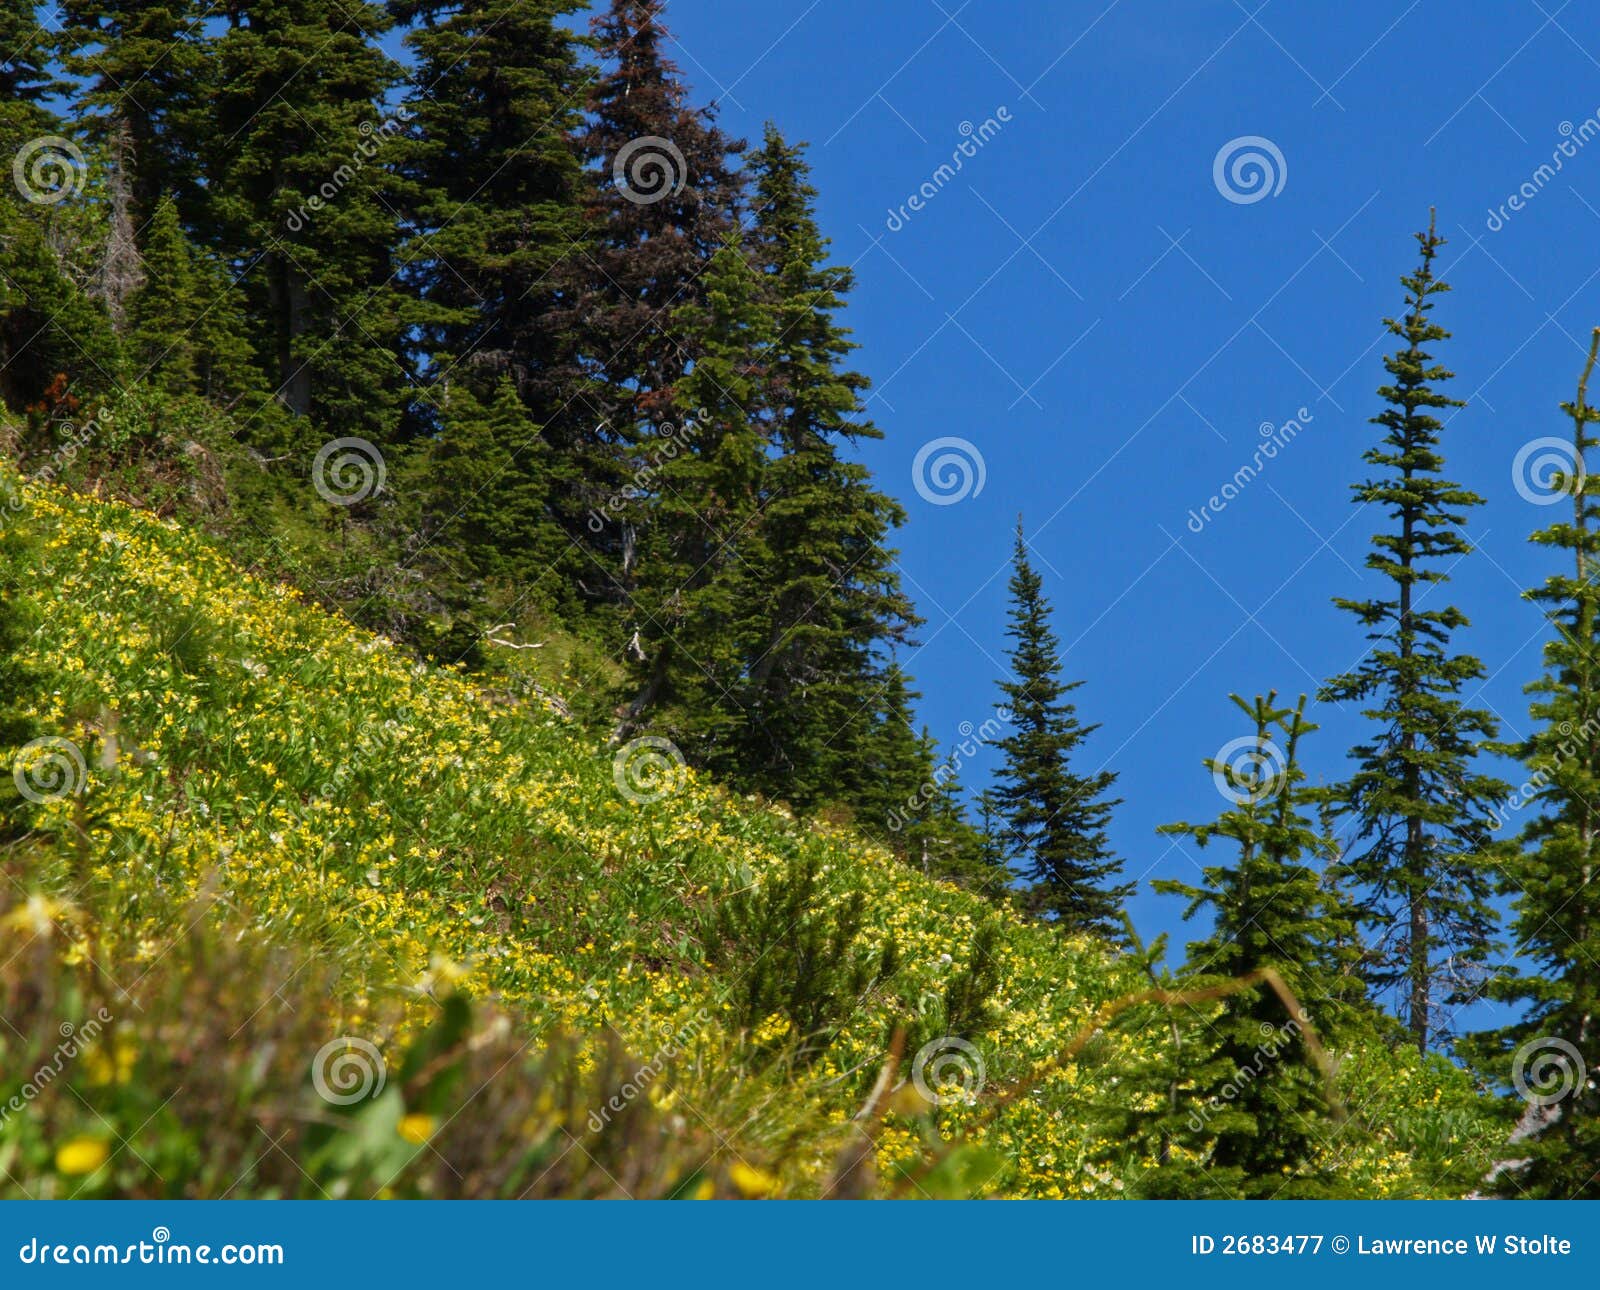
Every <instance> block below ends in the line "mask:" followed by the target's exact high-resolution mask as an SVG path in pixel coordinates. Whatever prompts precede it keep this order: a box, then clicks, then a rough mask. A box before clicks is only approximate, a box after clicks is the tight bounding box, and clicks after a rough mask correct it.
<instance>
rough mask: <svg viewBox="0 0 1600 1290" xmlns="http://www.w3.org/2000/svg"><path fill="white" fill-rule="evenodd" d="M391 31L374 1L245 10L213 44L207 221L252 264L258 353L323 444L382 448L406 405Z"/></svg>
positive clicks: (265, 1) (258, 2) (245, 4)
mask: <svg viewBox="0 0 1600 1290" xmlns="http://www.w3.org/2000/svg"><path fill="white" fill-rule="evenodd" d="M389 27H390V21H389V19H388V17H387V15H386V14H385V12H384V10H383V8H382V6H380V5H377V4H373V3H370V2H367V0H358V2H353V3H341V4H339V5H336V6H332V7H330V6H328V5H326V4H323V3H320V2H319V0H240V2H239V3H234V4H230V5H229V6H228V26H227V28H226V30H224V31H222V32H221V33H220V34H215V35H210V36H208V39H207V44H206V51H205V52H206V56H207V58H208V59H209V60H210V65H211V66H212V67H213V71H214V81H215V84H214V87H213V89H212V91H211V93H212V102H211V108H212V128H211V129H210V130H209V131H208V132H207V139H206V143H207V147H206V150H205V151H206V155H205V158H204V160H205V163H206V167H207V170H206V174H207V185H206V191H207V197H208V201H207V219H208V221H209V223H210V226H211V231H212V232H213V233H214V235H215V239H216V241H217V243H218V244H219V245H220V247H221V248H222V249H223V250H224V251H225V252H226V254H228V255H229V256H230V257H232V258H234V259H235V260H237V261H239V262H240V263H243V264H247V265H248V271H247V272H246V274H245V276H244V279H243V282H244V284H245V289H246V291H247V293H248V296H249V303H250V309H249V316H250V319H251V321H252V323H253V324H254V330H255V335H254V337H253V339H254V343H255V349H256V352H257V353H258V355H259V356H260V358H261V361H262V363H263V368H264V375H265V376H266V378H267V381H268V382H269V388H271V389H272V390H274V391H276V394H277V397H278V399H279V400H280V401H281V402H282V404H283V405H284V406H285V407H286V408H288V409H289V411H290V412H291V413H293V414H295V415H296V416H300V417H305V416H310V417H311V418H312V419H313V429H312V431H311V433H310V434H309V435H306V436H304V437H305V438H307V439H308V440H309V439H310V438H311V437H313V436H314V435H316V434H319V433H321V432H322V431H323V429H325V428H336V429H337V430H338V431H339V432H340V433H342V434H345V435H359V436H362V437H364V438H367V439H370V440H372V441H373V442H375V443H377V444H378V445H379V446H380V447H381V446H383V445H384V443H385V442H386V441H388V440H390V439H391V437H392V435H393V433H394V428H395V425H396V422H397V419H398V414H399V408H400V404H401V401H402V397H403V393H404V373H403V371H402V369H401V367H400V364H399V359H398V356H397V351H398V348H399V345H400V336H401V331H402V328H403V325H404V320H403V317H402V300H401V296H400V293H399V291H398V289H397V288H396V287H395V286H394V284H393V281H392V278H393V271H394V265H393V257H394V253H395V250H396V248H397V247H398V246H399V244H400V229H399V219H398V216H397V215H396V213H395V212H396V208H397V202H398V194H397V192H396V191H395V181H394V179H393V177H392V173H391V164H390V163H391V162H392V160H393V158H392V157H386V156H385V155H384V154H385V152H386V150H390V149H394V148H396V137H397V135H399V134H400V133H401V128H400V125H399V122H398V121H397V119H396V118H395V117H394V116H393V115H392V114H391V113H390V111H389V110H388V109H387V108H386V107H385V106H384V101H385V98H386V96H387V95H388V94H389V92H390V91H391V90H392V89H393V88H394V87H395V86H396V85H397V84H398V82H399V80H400V72H399V68H398V66H397V65H396V64H395V63H394V61H393V60H392V59H390V58H389V57H388V55H386V54H385V53H384V52H383V50H382V49H381V48H379V46H378V44H377V42H378V39H379V38H380V37H381V36H382V35H383V34H384V33H385V32H386V31H388V29H389Z"/></svg>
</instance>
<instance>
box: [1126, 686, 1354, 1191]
mask: <svg viewBox="0 0 1600 1290" xmlns="http://www.w3.org/2000/svg"><path fill="white" fill-rule="evenodd" d="M1233 701H1234V702H1235V703H1236V704H1238V706H1239V708H1240V709H1241V710H1242V711H1243V712H1244V713H1245V714H1246V716H1247V717H1248V718H1249V719H1250V722H1251V725H1252V726H1253V728H1254V729H1253V732H1252V734H1251V735H1249V736H1247V737H1246V738H1247V739H1248V740H1249V743H1248V745H1247V746H1246V747H1245V748H1244V749H1243V750H1242V752H1241V753H1240V755H1238V756H1236V757H1225V758H1214V759H1209V760H1208V761H1207V762H1206V767H1207V769H1209V770H1210V771H1211V773H1212V775H1213V777H1214V779H1215V780H1216V781H1217V783H1218V784H1219V786H1220V787H1221V788H1222V789H1223V792H1224V794H1225V796H1226V797H1227V798H1228V799H1229V801H1230V802H1231V803H1232V805H1231V806H1230V807H1228V808H1227V809H1225V810H1224V811H1223V812H1222V814H1221V815H1220V816H1219V817H1218V818H1217V819H1216V821H1215V822H1214V823H1211V824H1198V825H1197V824H1171V825H1166V826H1164V827H1163V828H1162V830H1161V831H1162V832H1163V833H1169V834H1174V835H1177V836H1183V837H1190V838H1193V839H1194V841H1195V842H1196V843H1197V844H1199V845H1200V846H1201V847H1206V846H1209V845H1210V844H1211V843H1212V842H1213V841H1216V840H1223V841H1226V842H1228V843H1231V844H1232V845H1233V846H1235V847H1236V848H1237V856H1236V858H1235V859H1234V861H1233V862H1232V863H1231V864H1227V865H1208V866H1206V867H1205V868H1204V870H1203V874H1204V878H1203V884H1202V885H1200V886H1193V885H1190V884H1187V883H1182V882H1175V881H1171V880H1166V879H1162V880H1158V881H1157V882H1155V883H1154V886H1155V888H1156V890H1157V891H1160V892H1164V893H1167V894H1173V895H1181V896H1185V897H1187V898H1188V900H1189V902H1190V903H1189V907H1188V909H1187V910H1186V911H1185V915H1184V916H1185V917H1186V918H1188V917H1192V916H1193V915H1194V914H1195V913H1197V912H1199V911H1200V910H1202V909H1209V910H1210V911H1211V913H1212V915H1213V920H1214V921H1213V927H1212V931H1211V934H1210V935H1209V936H1207V937H1205V938H1204V939H1202V940H1199V941H1195V942H1193V943H1191V944H1190V945H1189V947H1188V963H1187V966H1186V968H1185V975H1184V984H1185V985H1189V984H1194V985H1198V986H1206V985H1215V984H1220V983H1224V982H1227V981H1234V982H1237V981H1238V980H1239V979H1240V978H1243V977H1247V976H1249V975H1250V974H1251V973H1255V972H1259V971H1260V970H1262V969H1264V968H1271V969H1273V970H1274V971H1276V972H1277V973H1278V974H1279V975H1280V976H1281V977H1282V978H1283V979H1284V981H1285V982H1286V983H1287V985H1288V986H1289V989H1290V990H1291V991H1292V992H1293V994H1294V995H1295V997H1296V998H1297V999H1298V1001H1299V1004H1300V1007H1301V1008H1302V1009H1303V1010H1304V1013H1305V1015H1304V1016H1298V1015H1291V1012H1290V1011H1289V1010H1287V1009H1286V1008H1285V1005H1284V1002H1283V1001H1282V1000H1281V999H1280V998H1279V997H1278V996H1277V994H1276V993H1275V992H1274V991H1273V990H1272V989H1271V988H1270V987H1269V986H1268V985H1266V984H1264V983H1259V984H1255V985H1251V986H1250V987H1248V988H1246V989H1244V990H1241V991H1239V992H1237V993H1232V994H1229V995H1227V996H1226V997H1224V999H1223V1000H1222V1002H1221V1004H1220V1011H1219V1013H1218V1015H1217V1016H1216V1017H1215V1018H1211V1019H1209V1024H1206V1025H1204V1026H1203V1027H1201V1028H1199V1029H1198V1030H1197V1029H1196V1028H1193V1027H1189V1026H1188V1023H1187V1021H1184V1022H1183V1023H1182V1024H1183V1025H1185V1027H1186V1028H1187V1029H1188V1030H1189V1037H1188V1042H1187V1043H1186V1044H1184V1045H1182V1046H1181V1047H1180V1050H1179V1053H1178V1055H1177V1056H1176V1058H1175V1065H1174V1072H1175V1077H1176V1079H1177V1081H1178V1087H1179V1089H1180V1091H1181V1096H1180V1097H1179V1099H1178V1101H1177V1102H1176V1103H1175V1104H1171V1105H1169V1106H1168V1107H1166V1108H1164V1109H1163V1110H1162V1111H1160V1112H1158V1113H1157V1115H1156V1116H1155V1117H1154V1118H1155V1120H1156V1122H1157V1124H1158V1126H1159V1128H1160V1130H1161V1132H1162V1133H1163V1134H1164V1135H1165V1137H1166V1140H1167V1141H1168V1142H1169V1143H1170V1144H1172V1145H1176V1146H1182V1147H1183V1148H1184V1153H1183V1155H1184V1158H1185V1159H1186V1160H1194V1161H1197V1162H1198V1164H1199V1166H1200V1168H1199V1172H1198V1174H1197V1173H1196V1170H1195V1169H1194V1168H1193V1167H1189V1166H1183V1165H1179V1166H1175V1167H1174V1168H1173V1169H1172V1170H1170V1171H1167V1172H1164V1173H1158V1174H1156V1175H1154V1176H1152V1177H1150V1178H1149V1179H1147V1180H1146V1186H1145V1187H1144V1190H1145V1191H1146V1192H1148V1193H1149V1194H1152V1195H1174V1194H1180V1195H1182V1194H1187V1195H1220V1196H1224V1197H1230V1198H1231V1197H1244V1198H1248V1199H1267V1198H1270V1197H1274V1196H1284V1197H1294V1196H1318V1195H1326V1194H1327V1189H1328V1184H1329V1183H1330V1181H1331V1179H1329V1178H1328V1177H1327V1176H1326V1174H1324V1173H1323V1172H1322V1171H1321V1170H1319V1169H1318V1168H1317V1167H1316V1166H1315V1164H1314V1160H1315V1157H1316V1155H1317V1153H1318V1148H1319V1146H1320V1143H1321V1141H1322V1139H1323V1138H1325V1137H1326V1136H1327V1135H1328V1134H1329V1133H1330V1132H1331V1131H1332V1128H1333V1125H1332V1122H1331V1119H1330V1113H1331V1108H1330V1106H1329V1104H1328V1100H1327V1088H1326V1077H1325V1074H1324V1072H1322V1071H1320V1070H1319V1069H1317V1067H1316V1065H1315V1064H1314V1063H1313V1061H1312V1059H1311V1057H1312V1055H1311V1050H1310V1048H1309V1046H1308V1042H1307V1035H1306V1030H1305V1027H1306V1026H1307V1025H1308V1024H1309V1025H1311V1026H1313V1027H1314V1028H1315V1030H1316V1032H1317V1033H1318V1034H1320V1035H1327V1034H1329V1033H1330V1032H1336V1031H1337V1029H1338V1027H1339V1026H1340V1025H1341V1024H1346V1023H1347V1022H1348V1021H1349V1020H1350V1018H1351V1014H1352V1009H1353V1007H1354V1006H1355V1001H1356V999H1357V998H1358V997H1359V995H1360V989H1361V987H1360V983H1359V981H1358V979H1357V978H1356V977H1355V976H1354V975H1353V972H1352V969H1353V966H1354V957H1355V951H1354V949H1353V948H1352V947H1351V946H1350V945H1349V943H1348V934H1349V932H1350V930H1351V925H1352V920H1353V918H1354V911H1353V910H1351V909H1350V908H1349V907H1348V906H1347V905H1346V903H1345V902H1344V900H1343V898H1342V897H1341V896H1340V894H1339V892H1338V889H1337V888H1336V887H1335V886H1334V885H1332V884H1331V883H1327V882H1325V881H1323V880H1322V878H1321V876H1320V875H1319V873H1318V871H1317V869H1316V868H1315V867H1314V862H1315V861H1316V860H1317V859H1318V858H1319V857H1321V858H1328V857H1330V856H1331V855H1332V854H1333V843H1332V841H1331V839H1329V838H1328V837H1327V835H1326V834H1325V833H1323V832H1322V830H1321V829H1319V828H1318V827H1316V816H1315V815H1314V814H1312V813H1311V808H1312V807H1313V805H1314V803H1315V802H1316V801H1317V799H1318V798H1319V796H1320V793H1319V792H1318V791H1317V790H1311V789H1308V788H1307V787H1306V785H1305V782H1304V781H1305V772H1304V771H1303V770H1302V769H1301V765H1300V740H1301V739H1302V738H1303V737H1304V736H1305V735H1306V734H1308V733H1309V732H1311V731H1312V730H1314V729H1315V728H1316V727H1315V726H1313V725H1311V724H1310V723H1308V722H1307V721H1306V720H1305V715H1304V714H1305V702H1306V701H1305V697H1304V696H1301V699H1300V702H1299V704H1298V705H1297V706H1295V707H1294V708H1285V707H1278V706H1276V695H1275V694H1268V695H1266V696H1264V697H1263V696H1259V695H1258V696H1257V697H1256V699H1255V701H1254V702H1253V703H1249V702H1246V701H1245V700H1244V699H1243V698H1241V697H1240V696H1238V695H1234V696H1233Z"/></svg>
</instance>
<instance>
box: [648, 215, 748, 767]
mask: <svg viewBox="0 0 1600 1290" xmlns="http://www.w3.org/2000/svg"><path fill="white" fill-rule="evenodd" d="M758 288H759V283H758V281H757V278H756V274H755V271H754V269H753V268H752V267H751V265H750V262H749V260H748V258H747V257H746V256H745V253H744V250H743V248H742V247H741V246H740V245H739V244H738V242H737V241H735V242H732V243H730V245H728V246H726V247H724V248H723V249H722V250H720V251H719V252H717V254H716V256H715V257H714V258H713V261H712V265H711V268H710V270H709V271H708V272H707V274H706V291H707V296H708V299H707V304H706V306H705V308H704V309H701V308H700V307H698V306H693V305H686V306H684V308H683V310H682V311H681V312H680V314H679V315H678V316H676V317H675V319H674V325H675V326H677V327H678V328H681V329H682V330H684V331H685V332H693V333H694V345H695V348H696V350H697V353H698V358H697V360H696V362H695V365H694V368H693V370H692V371H691V372H690V373H689V374H688V375H687V376H685V377H684V378H683V380H682V381H681V382H680V384H679V386H678V391H677V393H678V415H679V416H680V417H682V418H684V419H692V420H693V421H694V430H693V434H692V435H691V436H689V448H688V451H685V452H681V453H678V454H676V455H675V456H673V457H671V458H670V459H667V460H663V461H661V462H660V463H659V466H658V467H657V470H656V478H655V480H654V483H653V488H652V492H653V496H652V499H651V505H650V508H649V511H648V515H647V518H646V520H645V526H644V531H643V535H642V538H641V546H640V564H641V570H642V577H641V582H642V585H641V586H640V589H639V591H638V593H637V594H636V595H635V596H634V597H633V598H632V600H633V607H634V609H635V610H636V611H637V614H636V617H635V618H634V627H633V639H634V641H635V655H636V664H635V668H634V671H635V675H636V679H635V682H634V685H633V689H632V694H631V697H630V699H629V702H628V704H627V709H626V714H625V716H624V717H623V720H622V723H621V725H620V727H619V729H618V732H617V733H618V735H619V736H621V737H628V736H629V735H631V733H632V732H633V731H634V730H635V729H637V728H638V726H639V724H640V723H641V722H642V721H643V720H644V719H645V718H646V714H653V715H652V716H651V717H650V720H651V723H652V728H653V729H659V728H660V727H661V726H662V725H663V724H665V726H666V728H667V729H668V730H669V731H670V732H671V736H672V737H673V738H675V739H677V740H678V741H679V745H680V747H682V748H683V750H684V752H685V753H686V754H688V755H689V756H691V757H693V758H694V759H695V760H696V761H698V762H700V763H701V764H704V765H709V766H712V767H720V766H727V765H729V764H730V763H731V762H733V761H734V758H735V755H736V754H735V744H734V743H733V740H732V736H733V733H734V731H736V730H737V728H738V727H739V725H740V724H741V722H742V721H743V720H744V714H743V712H742V710H741V705H740V703H739V699H738V694H737V691H738V687H739V684H740V674H741V671H742V667H743V660H742V659H741V658H740V654H739V648H738V641H737V639H736V638H735V637H734V635H733V634H732V633H730V632H729V631H728V624H729V623H730V622H731V621H733V620H734V619H735V618H736V617H737V616H738V614H739V612H740V609H741V605H742V603H743V602H742V599H741V598H742V597H743V596H746V595H749V594H759V590H758V589H757V588H753V587H752V586H751V585H750V584H749V582H748V580H747V577H746V571H745V565H744V559H743V554H744V551H745V550H746V549H747V548H748V547H749V546H750V545H751V544H752V543H753V542H754V541H755V540H756V537H755V533H756V526H755V521H756V519H757V517H758V515H759V507H760V502H761V491H762V475H763V471H764V469H765V467H766V456H765V454H764V453H763V451H762V444H763V435H762V431H761V427H760V421H759V418H760V416H761V408H762V403H761V401H762V393H763V391H762V383H761V372H760V368H759V365H758V357H757V356H759V355H760V354H761V353H762V351H763V350H764V349H765V347H766V345H767V344H768V343H769V341H770V338H771V331H770V325H771V319H770V317H769V315H768V313H767V311H766V309H765V308H764V306H763V303H762V301H761V300H760V297H759V295H758Z"/></svg>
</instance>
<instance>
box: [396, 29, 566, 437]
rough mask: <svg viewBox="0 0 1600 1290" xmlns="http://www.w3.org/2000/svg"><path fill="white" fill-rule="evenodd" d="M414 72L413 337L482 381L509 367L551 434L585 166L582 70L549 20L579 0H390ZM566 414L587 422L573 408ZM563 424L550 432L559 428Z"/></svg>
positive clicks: (481, 389)
mask: <svg viewBox="0 0 1600 1290" xmlns="http://www.w3.org/2000/svg"><path fill="white" fill-rule="evenodd" d="M390 8H391V10H392V11H393V12H394V13H395V15H396V17H397V18H398V19H399V20H400V21H402V22H406V23H412V24H415V25H414V26H413V27H412V30H411V31H410V32H409V33H408V35H407V36H406V44H407V45H409V46H410V48H411V49H412V51H413V52H414V53H415V55H416V58H417V63H416V67H415V69H414V70H413V72H412V81H413V83H414V84H415V86H416V92H415V93H414V94H413V96H412V98H411V103H410V106H411V109H412V113H413V115H412V119H411V122H410V140H409V143H408V155H407V157H406V161H405V165H404V169H405V172H406V175H407V177H408V178H409V179H410V180H412V181H413V184H414V187H413V192H414V193H415V195H416V209H415V216H414V220H415V224H416V226H417V228H418V230H419V231H418V233H417V234H416V236H415V237H413V238H412V240H411V241H410V243H409V244H408V246H407V247H406V250H405V253H404V260H405V263H406V276H407V278H408V280H409V282H410V284H411V285H412V287H413V289H414V290H415V291H416V293H417V294H418V295H419V296H420V297H421V299H422V301H423V302H424V304H425V305H426V306H427V309H426V313H425V315H424V317H423V319H422V325H421V326H420V327H419V328H418V330H417V333H416V340H415V342H414V343H413V345H412V346H411V348H412V350H413V353H412V356H411V361H412V364H413V366H415V367H416V368H417V369H418V370H419V371H426V370H428V369H430V368H433V367H437V368H439V369H440V371H439V373H438V374H439V375H445V374H448V375H449V376H450V379H451V380H452V381H454V382H456V383H458V384H459V383H460V382H461V381H463V380H470V381H472V383H473V384H474V386H475V387H476V390H477V392H478V393H479V394H480V395H484V396H486V397H487V395H488V394H489V393H490V392H491V391H493V389H494V388H495V386H496V385H497V384H498V383H499V379H500V377H501V376H502V375H505V374H510V375H511V377H512V378H513V379H514V380H515V381H516V384H517V388H518V390H519V392H520V393H521V394H522V396H523V399H524V401H525V402H526V403H527V405H528V408H529V411H530V415H532V416H533V418H534V419H535V421H539V422H542V423H544V424H545V434H546V437H547V439H549V441H550V442H552V443H553V444H555V445H556V446H557V447H558V448H559V449H561V450H563V451H565V450H567V448H568V445H567V442H566V438H567V437H568V436H567V435H566V433H565V432H566V431H567V429H568V427H567V425H566V424H565V422H563V420H562V419H561V418H560V417H559V416H558V413H559V410H560V400H559V396H560V392H561V389H562V388H563V385H562V382H563V379H564V377H565V376H566V375H567V372H568V370H569V368H570V365H571V363H572V361H573V357H572V353H571V349H572V345H571V340H572V338H571V336H570V335H568V334H567V332H566V331H565V329H563V328H561V327H559V326H557V325H556V324H555V322H554V319H553V314H554V311H555V307H556V304H557V297H558V295H559V282H560V279H559V275H558V274H557V272H556V270H557V268H558V266H559V265H561V264H562V263H563V261H565V260H566V259H567V258H568V257H570V256H572V255H574V254H579V253H581V251H582V249H583V242H584V238H585V230H584V219H583V212H582V207H581V202H582V200H583V198H584V196H585V188H584V176H583V173H582V170H581V168H580V166H579V162H578V158H577V156H576V154H575V152H574V150H573V149H572V147H571V146H570V145H569V143H568V136H569V135H570V134H571V133H572V132H574V131H575V130H577V129H578V128H579V126H580V124H581V110H582V107H583V103H584V96H585V93H586V84H585V83H586V79H587V76H588V73H587V72H586V71H585V70H584V68H583V66H582V64H581V62H580V58H579V53H580V47H579V41H578V38H577V37H576V36H574V35H573V34H572V33H571V32H570V31H568V30H567V29H566V28H565V27H563V26H561V25H559V20H560V19H561V18H563V17H565V16H566V15H568V14H571V13H575V12H577V11H578V10H580V9H582V8H583V6H582V5H581V4H579V3H577V0H516V2H515V3H512V2H511V0H397V2H396V3H392V4H391V5H390ZM569 420H570V421H571V423H572V425H574V426H582V425H584V424H585V423H584V422H583V421H582V420H580V419H578V418H570V419H569ZM558 432H560V433H558Z"/></svg>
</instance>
